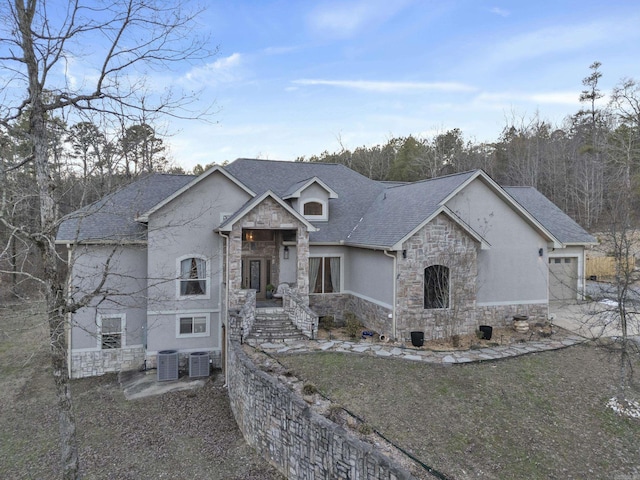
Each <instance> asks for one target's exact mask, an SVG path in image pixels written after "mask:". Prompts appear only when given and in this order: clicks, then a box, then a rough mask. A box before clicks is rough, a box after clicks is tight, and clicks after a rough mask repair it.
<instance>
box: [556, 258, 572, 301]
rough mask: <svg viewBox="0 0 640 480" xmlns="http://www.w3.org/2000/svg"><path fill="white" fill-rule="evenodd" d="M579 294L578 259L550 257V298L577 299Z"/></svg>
mask: <svg viewBox="0 0 640 480" xmlns="http://www.w3.org/2000/svg"><path fill="white" fill-rule="evenodd" d="M577 295H578V259H577V258H576V257H554V258H549V300H575V299H576V298H577Z"/></svg>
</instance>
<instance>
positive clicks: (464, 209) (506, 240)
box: [447, 180, 548, 304]
mask: <svg viewBox="0 0 640 480" xmlns="http://www.w3.org/2000/svg"><path fill="white" fill-rule="evenodd" d="M447 206H448V207H449V208H451V210H453V211H454V212H455V213H456V214H457V215H458V216H460V218H462V219H463V220H464V221H465V222H466V223H468V224H469V225H470V226H471V227H472V228H473V229H475V230H476V231H477V232H478V233H479V234H480V235H482V236H483V237H484V238H485V239H486V240H487V241H488V242H489V244H490V247H489V249H488V250H480V251H479V252H478V298H477V301H478V304H500V303H503V302H506V303H512V304H513V303H536V302H546V301H547V300H548V268H547V245H548V240H547V239H546V238H544V237H543V236H542V234H541V233H540V232H539V231H537V230H536V229H535V228H534V227H533V226H532V225H530V224H529V223H527V222H526V221H525V219H524V218H523V217H522V216H521V215H520V214H519V213H517V212H516V211H515V210H514V209H513V208H511V207H510V206H509V205H508V204H507V203H505V202H504V201H503V200H502V199H501V198H499V197H498V196H497V195H496V194H495V193H494V192H493V191H492V190H491V189H489V187H488V186H487V185H486V184H485V183H484V182H482V181H480V180H475V181H474V182H472V183H471V184H469V185H468V186H467V187H466V188H465V189H464V190H462V191H461V192H459V193H458V194H457V195H456V196H454V197H453V198H452V199H450V200H449V202H448V203H447ZM540 249H542V252H543V255H542V256H540V255H539V251H540Z"/></svg>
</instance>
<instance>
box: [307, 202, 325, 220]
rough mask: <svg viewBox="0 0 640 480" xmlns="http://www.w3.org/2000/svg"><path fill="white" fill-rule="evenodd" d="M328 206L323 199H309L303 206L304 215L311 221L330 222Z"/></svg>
mask: <svg viewBox="0 0 640 480" xmlns="http://www.w3.org/2000/svg"><path fill="white" fill-rule="evenodd" d="M327 213H328V204H327V202H326V200H322V199H317V198H314V199H308V200H307V201H306V202H305V203H303V204H302V214H303V215H304V216H305V217H306V218H308V219H309V220H318V221H324V220H328V219H329V216H328V214H327Z"/></svg>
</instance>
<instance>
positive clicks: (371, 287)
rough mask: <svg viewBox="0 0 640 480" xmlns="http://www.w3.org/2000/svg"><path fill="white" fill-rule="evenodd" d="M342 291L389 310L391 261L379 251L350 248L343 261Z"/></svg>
mask: <svg viewBox="0 0 640 480" xmlns="http://www.w3.org/2000/svg"><path fill="white" fill-rule="evenodd" d="M344 272H345V287H344V289H343V291H345V292H347V293H350V294H352V295H355V296H357V297H360V298H363V299H365V300H368V301H373V302H374V303H376V304H379V305H384V306H385V307H389V308H391V306H392V305H393V259H392V258H390V257H388V256H386V255H385V254H384V252H383V251H381V250H367V249H364V248H350V249H349V253H348V255H347V256H346V259H345V268H344Z"/></svg>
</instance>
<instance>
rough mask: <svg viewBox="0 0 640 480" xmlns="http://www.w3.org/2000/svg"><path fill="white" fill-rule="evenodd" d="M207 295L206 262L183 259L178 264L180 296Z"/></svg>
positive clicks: (195, 258) (195, 259)
mask: <svg viewBox="0 0 640 480" xmlns="http://www.w3.org/2000/svg"><path fill="white" fill-rule="evenodd" d="M187 295H207V261H206V260H205V259H203V258H197V257H191V258H185V259H184V260H182V261H181V262H180V296H187Z"/></svg>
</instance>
